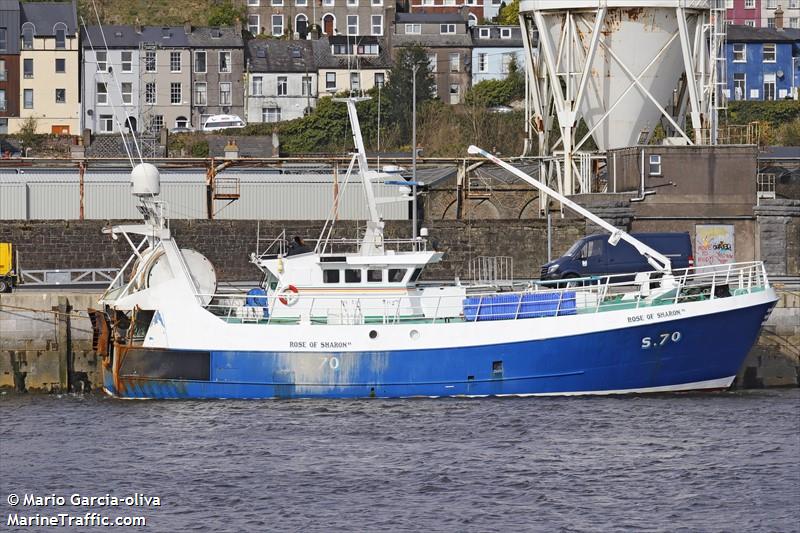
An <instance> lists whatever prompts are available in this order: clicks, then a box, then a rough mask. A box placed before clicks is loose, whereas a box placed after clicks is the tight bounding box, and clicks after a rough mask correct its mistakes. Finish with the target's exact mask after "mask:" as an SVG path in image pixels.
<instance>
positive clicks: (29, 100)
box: [22, 89, 33, 109]
mask: <svg viewBox="0 0 800 533" xmlns="http://www.w3.org/2000/svg"><path fill="white" fill-rule="evenodd" d="M22 101H23V103H22V106H23V107H24V108H25V109H33V89H24V90H23V92H22Z"/></svg>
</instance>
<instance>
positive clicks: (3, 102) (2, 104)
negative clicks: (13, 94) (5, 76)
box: [0, 89, 8, 111]
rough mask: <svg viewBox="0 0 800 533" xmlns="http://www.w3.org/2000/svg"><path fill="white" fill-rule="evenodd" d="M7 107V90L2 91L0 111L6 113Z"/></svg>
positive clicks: (0, 93) (0, 94) (0, 90)
mask: <svg viewBox="0 0 800 533" xmlns="http://www.w3.org/2000/svg"><path fill="white" fill-rule="evenodd" d="M7 107H8V106H7V103H6V90H5V89H0V111H5V110H6V108H7Z"/></svg>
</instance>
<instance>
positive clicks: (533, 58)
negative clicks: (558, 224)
mask: <svg viewBox="0 0 800 533" xmlns="http://www.w3.org/2000/svg"><path fill="white" fill-rule="evenodd" d="M520 25H521V27H522V34H523V43H524V46H525V53H526V62H525V63H526V82H527V83H526V85H527V89H528V90H527V92H528V95H527V99H526V102H527V105H526V119H527V120H526V129H527V133H528V144H527V145H526V153H528V152H531V151H532V150H534V149H535V148H536V147H537V144H538V153H539V155H540V156H544V158H545V159H544V160H543V161H542V164H541V166H540V177H541V178H542V179H543V181H546V182H550V183H551V184H553V185H554V188H555V189H556V190H559V191H560V192H562V193H563V194H567V195H570V194H576V193H581V192H591V174H590V171H589V168H590V165H591V158H592V154H590V153H589V152H588V150H587V147H586V143H587V141H588V140H589V139H590V138H591V139H594V141H595V144H596V145H597V148H598V150H599V151H600V152H605V151H607V150H609V149H614V148H622V147H627V146H635V145H637V144H643V143H646V142H648V141H649V140H650V137H651V136H652V135H653V132H654V130H655V128H656V126H657V125H658V124H659V123H661V124H662V126H663V127H664V128H665V130H666V132H667V136H669V137H674V138H676V139H675V141H674V142H679V143H684V144H687V145H691V144H715V143H716V138H717V114H718V111H719V109H721V108H722V107H723V106H724V105H725V97H724V94H723V93H724V83H725V79H724V54H723V47H724V40H725V0H521V2H520ZM687 116H688V117H689V118H690V120H691V130H689V129H688V128H687V121H686V117H687ZM581 119H583V121H584V122H585V124H586V126H587V127H588V133H586V134H584V135H581V136H580V137H578V126H579V123H580V121H581ZM556 128H558V134H557V136H551V131H554V130H555V129H556ZM692 130H693V131H692ZM689 131H691V134H690V133H687V132H689ZM595 155H596V154H595ZM542 200H543V202H542V204H541V205H542V208H544V205H545V204H544V198H543V199H542Z"/></svg>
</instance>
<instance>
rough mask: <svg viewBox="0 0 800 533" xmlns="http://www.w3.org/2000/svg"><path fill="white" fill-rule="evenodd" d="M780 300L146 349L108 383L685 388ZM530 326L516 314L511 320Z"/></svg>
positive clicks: (428, 390)
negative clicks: (565, 327)
mask: <svg viewBox="0 0 800 533" xmlns="http://www.w3.org/2000/svg"><path fill="white" fill-rule="evenodd" d="M772 305H773V304H772V303H770V304H764V305H759V306H754V307H749V308H744V309H738V310H735V311H728V312H722V313H716V314H711V315H707V316H704V317H696V318H690V319H679V320H674V321H671V322H661V323H658V324H652V325H642V326H637V327H631V328H626V329H621V330H612V331H605V332H598V333H592V334H586V335H576V336H571V337H564V338H555V339H546V340H537V341H527V342H518V343H508V344H497V345H490V346H479V347H460V348H459V347H454V348H448V349H437V350H398V351H392V352H380V353H373V352H330V353H320V352H313V353H312V352H292V353H286V352H226V351H212V352H185V353H183V352H176V351H170V352H164V351H161V352H159V351H151V352H149V354H148V353H144V354H140V359H142V360H144V359H147V358H150V360H149V362H147V363H141V364H142V368H143V369H144V368H149V369H150V370H139V369H134V370H133V371H130V372H128V373H127V374H126V367H125V365H126V363H125V360H124V359H123V362H122V367H121V370H120V372H119V375H118V376H117V377H116V379H115V376H114V375H113V371H112V370H111V369H105V368H104V382H105V388H106V390H107V391H108V392H109V393H110V394H112V395H114V396H119V397H123V398H308V397H326V398H364V397H409V396H454V395H476V396H477V395H506V394H508V395H528V394H569V393H592V392H607V391H631V390H640V389H650V388H659V387H660V388H665V387H676V386H680V385H682V384H691V383H699V382H708V381H711V380H720V379H723V378H729V377H731V376H735V375H736V374H737V372H738V371H739V368H740V367H741V365H742V363H743V361H744V359H745V357H746V356H747V353H748V352H749V350H750V348H751V347H752V346H753V344H754V343H755V341H756V339H757V336H758V333H759V330H760V328H761V324H762V321H763V320H764V318H765V317H766V316H767V315H768V313H769V311H770V309H771V307H772ZM535 321H536V320H535V319H533V320H532V321H531V323H535ZM526 323H528V321H527V320H519V321H514V322H513V323H512V322H510V323H509V327H525V325H526ZM665 335H666V337H665ZM646 339H647V340H646ZM166 354H168V357H166ZM182 355H185V359H186V361H189V359H190V357H191V361H192V362H191V365H193V366H194V367H195V368H193V369H191V370H185V369H182V368H181V366H182V365H181V357H182ZM161 357H166V358H165V359H164V360H167V359H169V360H170V361H171V363H170V364H171V365H172V366H171V367H170V368H168V369H166V370H165V369H163V368H161V369H158V368H155V367H157V366H158V365H153V361H158V360H159V358H161ZM176 361H177V363H176ZM154 368H155V370H154ZM128 370H130V369H128ZM159 372H160V373H159ZM193 373H194V374H193ZM170 374H174V377H173V376H172V375H170ZM192 374H193V375H194V377H190V378H186V377H185V376H186V375H192ZM143 376H148V377H143Z"/></svg>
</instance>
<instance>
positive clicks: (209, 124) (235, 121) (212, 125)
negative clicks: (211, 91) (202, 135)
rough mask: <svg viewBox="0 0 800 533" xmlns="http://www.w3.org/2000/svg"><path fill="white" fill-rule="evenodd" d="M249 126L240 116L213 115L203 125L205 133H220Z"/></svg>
mask: <svg viewBox="0 0 800 533" xmlns="http://www.w3.org/2000/svg"><path fill="white" fill-rule="evenodd" d="M245 126H247V124H246V123H245V121H244V120H242V119H241V118H239V116H238V115H211V116H210V117H208V118H207V119H206V121H205V122H204V123H203V131H219V130H226V129H229V128H244V127H245Z"/></svg>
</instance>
